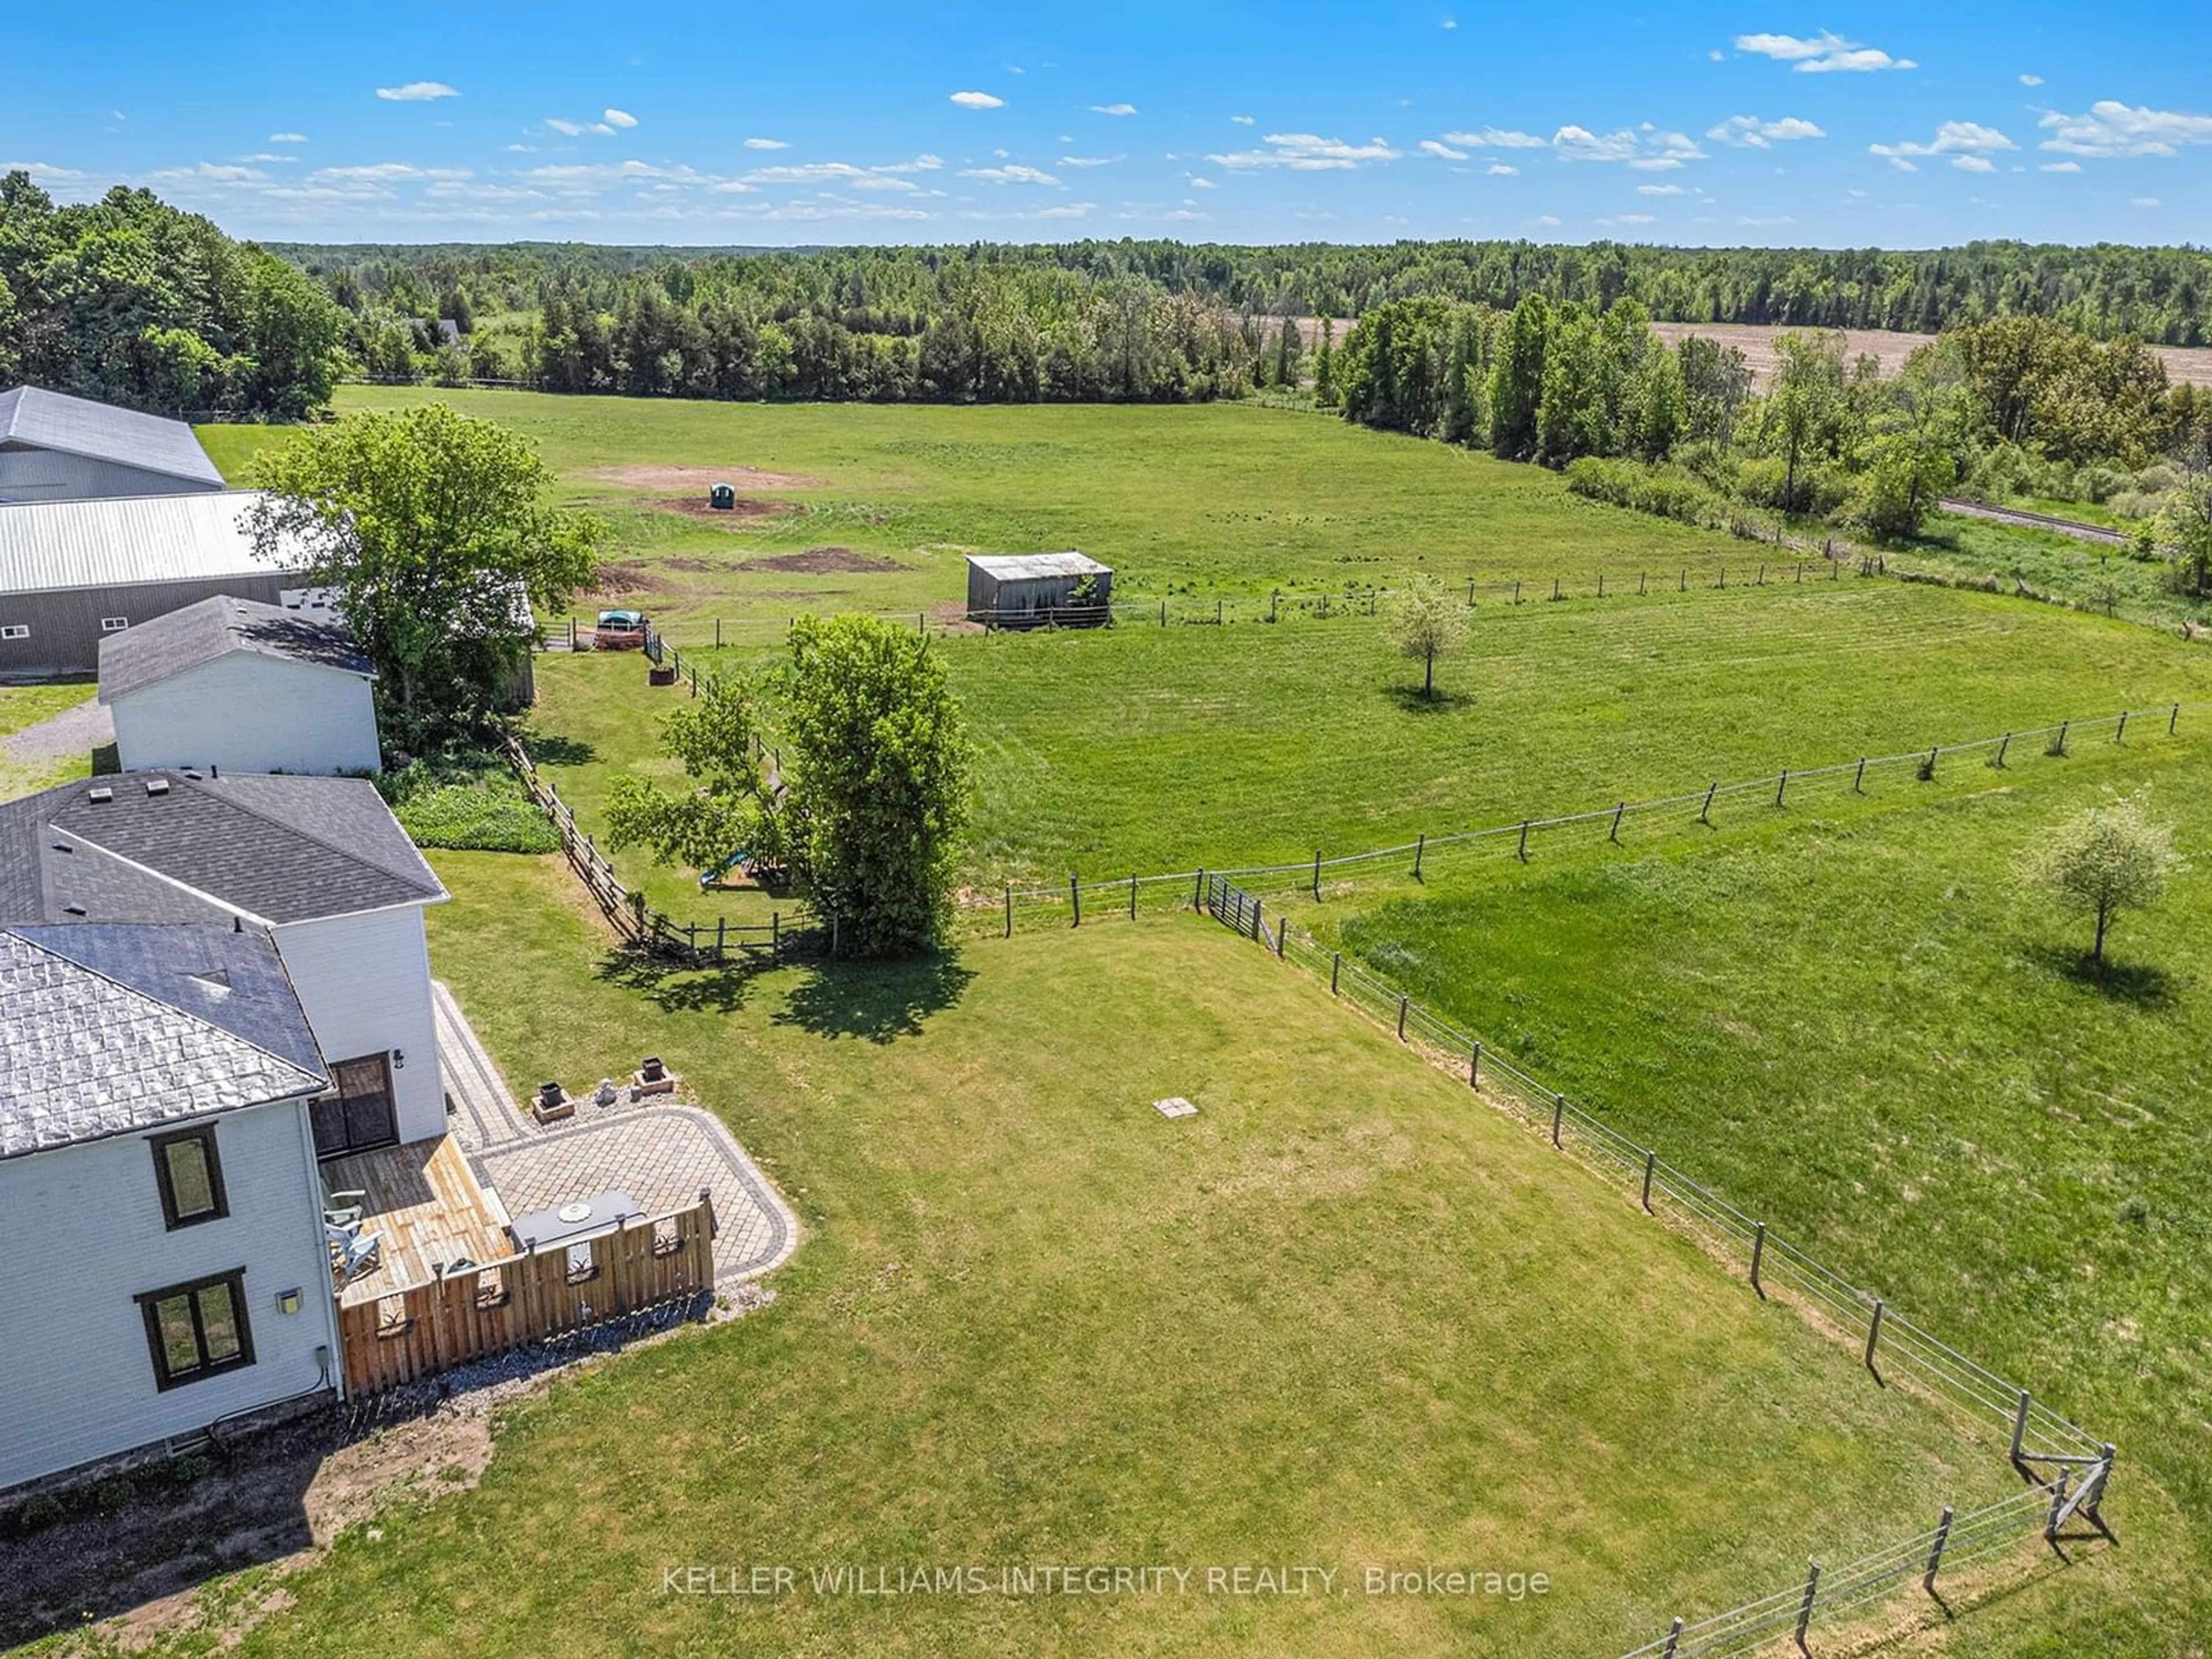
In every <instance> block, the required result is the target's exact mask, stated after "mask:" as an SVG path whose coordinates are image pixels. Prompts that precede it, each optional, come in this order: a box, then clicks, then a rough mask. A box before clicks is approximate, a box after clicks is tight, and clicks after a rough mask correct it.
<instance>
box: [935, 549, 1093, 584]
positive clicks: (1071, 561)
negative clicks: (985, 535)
mask: <svg viewBox="0 0 2212 1659" xmlns="http://www.w3.org/2000/svg"><path fill="white" fill-rule="evenodd" d="M968 562H969V564H971V565H973V566H975V568H976V569H978V570H981V571H982V572H983V573H984V574H987V575H990V576H995V577H996V578H998V580H1000V581H1002V582H1006V581H1024V580H1037V579H1040V578H1043V577H1048V576H1103V575H1107V574H1110V572H1109V569H1108V567H1106V566H1105V565H1103V564H1101V563H1099V562H1098V561H1097V560H1096V559H1094V558H1092V557H1091V556H1089V555H1088V554H1085V553H1076V552H1073V551H1071V552H1066V553H1013V554H1006V555H998V556H994V555H989V554H982V553H970V554H969V556H968Z"/></svg>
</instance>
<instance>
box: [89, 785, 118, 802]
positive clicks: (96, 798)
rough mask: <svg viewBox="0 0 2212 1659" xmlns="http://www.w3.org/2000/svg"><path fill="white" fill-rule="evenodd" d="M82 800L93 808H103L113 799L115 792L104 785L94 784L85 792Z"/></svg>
mask: <svg viewBox="0 0 2212 1659" xmlns="http://www.w3.org/2000/svg"><path fill="white" fill-rule="evenodd" d="M84 798H85V799H87V800H88V801H90V802H91V803H92V804H93V805H94V806H104V805H106V804H107V803H108V802H109V801H112V800H113V799H115V791H113V790H112V789H111V788H109V787H107V786H106V784H104V783H95V784H94V785H93V786H92V787H91V788H90V789H89V790H88V791H86V792H85V797H84Z"/></svg>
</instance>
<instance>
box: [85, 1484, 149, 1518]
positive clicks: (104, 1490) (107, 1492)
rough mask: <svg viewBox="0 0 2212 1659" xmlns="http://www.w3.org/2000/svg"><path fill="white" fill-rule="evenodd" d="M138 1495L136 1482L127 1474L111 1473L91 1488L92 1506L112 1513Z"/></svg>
mask: <svg viewBox="0 0 2212 1659" xmlns="http://www.w3.org/2000/svg"><path fill="white" fill-rule="evenodd" d="M137 1496H138V1486H137V1482H136V1481H134V1480H131V1477H130V1476H129V1475H127V1474H111V1475H109V1476H108V1477H107V1479H106V1480H103V1481H101V1482H100V1484H99V1485H98V1486H94V1488H93V1489H92V1506H93V1508H94V1509H96V1510H99V1511H100V1513H101V1514H102V1515H112V1514H114V1513H115V1511H116V1510H119V1509H121V1508H123V1507H124V1506H125V1504H128V1503H130V1502H131V1499H132V1498H136V1497H137Z"/></svg>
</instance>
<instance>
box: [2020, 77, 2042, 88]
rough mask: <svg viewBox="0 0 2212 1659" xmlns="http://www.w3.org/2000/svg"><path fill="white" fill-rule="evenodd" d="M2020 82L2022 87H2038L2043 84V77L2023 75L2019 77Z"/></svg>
mask: <svg viewBox="0 0 2212 1659" xmlns="http://www.w3.org/2000/svg"><path fill="white" fill-rule="evenodd" d="M2020 83H2021V85H2022V86H2024V87H2039V86H2041V85H2042V84H2043V77H2042V76H2039V75H2023V76H2021V77H2020Z"/></svg>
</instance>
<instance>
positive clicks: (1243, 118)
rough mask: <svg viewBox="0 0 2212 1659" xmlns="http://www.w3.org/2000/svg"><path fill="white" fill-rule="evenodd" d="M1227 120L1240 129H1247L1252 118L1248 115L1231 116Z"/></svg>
mask: <svg viewBox="0 0 2212 1659" xmlns="http://www.w3.org/2000/svg"><path fill="white" fill-rule="evenodd" d="M1230 119H1231V120H1232V121H1234V122H1235V123H1237V125H1238V126H1240V127H1249V126H1250V125H1252V117H1250V116H1249V115H1232V116H1231V117H1230Z"/></svg>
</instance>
